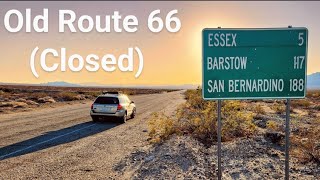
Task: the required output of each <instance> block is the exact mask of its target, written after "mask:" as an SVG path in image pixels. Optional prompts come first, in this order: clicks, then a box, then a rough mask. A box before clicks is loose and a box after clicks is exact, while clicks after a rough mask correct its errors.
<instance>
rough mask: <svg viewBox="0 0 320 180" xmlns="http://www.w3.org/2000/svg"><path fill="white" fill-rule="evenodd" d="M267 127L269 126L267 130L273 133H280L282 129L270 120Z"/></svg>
mask: <svg viewBox="0 0 320 180" xmlns="http://www.w3.org/2000/svg"><path fill="white" fill-rule="evenodd" d="M266 125H267V129H269V130H272V131H278V130H279V129H280V128H279V124H278V123H277V122H276V121H273V120H269V121H268V122H267V124H266Z"/></svg>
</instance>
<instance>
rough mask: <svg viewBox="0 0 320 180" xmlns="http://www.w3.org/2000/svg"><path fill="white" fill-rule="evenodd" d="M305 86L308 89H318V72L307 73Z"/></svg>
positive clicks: (319, 85) (319, 75) (319, 73)
mask: <svg viewBox="0 0 320 180" xmlns="http://www.w3.org/2000/svg"><path fill="white" fill-rule="evenodd" d="M307 88H308V89H320V72H317V73H313V74H310V75H308V77H307Z"/></svg>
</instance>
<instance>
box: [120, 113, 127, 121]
mask: <svg viewBox="0 0 320 180" xmlns="http://www.w3.org/2000/svg"><path fill="white" fill-rule="evenodd" d="M120 119H121V123H126V122H127V113H125V114H124V115H123V116H122V117H121V118H120Z"/></svg>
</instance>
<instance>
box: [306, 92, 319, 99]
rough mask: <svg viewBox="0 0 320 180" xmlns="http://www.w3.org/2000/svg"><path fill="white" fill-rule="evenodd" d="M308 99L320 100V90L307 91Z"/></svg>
mask: <svg viewBox="0 0 320 180" xmlns="http://www.w3.org/2000/svg"><path fill="white" fill-rule="evenodd" d="M307 98H313V99H320V90H310V91H307Z"/></svg>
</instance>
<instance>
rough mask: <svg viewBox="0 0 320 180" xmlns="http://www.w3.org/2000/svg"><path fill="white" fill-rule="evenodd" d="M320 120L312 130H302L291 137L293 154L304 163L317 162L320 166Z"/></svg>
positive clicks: (316, 121)
mask: <svg viewBox="0 0 320 180" xmlns="http://www.w3.org/2000/svg"><path fill="white" fill-rule="evenodd" d="M319 125H320V119H318V120H315V124H314V125H313V126H312V127H310V128H300V129H299V131H298V132H297V133H294V135H293V136H292V137H291V142H292V149H291V151H292V154H293V156H294V157H296V158H297V159H298V160H299V161H300V162H302V163H308V162H315V163H317V164H318V165H320V134H319V132H320V126H319Z"/></svg>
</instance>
